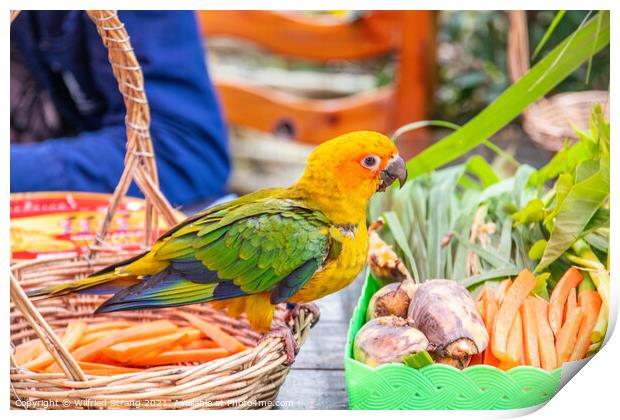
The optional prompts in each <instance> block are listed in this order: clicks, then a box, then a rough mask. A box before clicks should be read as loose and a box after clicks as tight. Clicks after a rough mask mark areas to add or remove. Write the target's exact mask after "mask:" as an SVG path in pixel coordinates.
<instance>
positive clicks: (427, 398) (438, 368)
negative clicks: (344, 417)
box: [344, 275, 562, 410]
mask: <svg viewBox="0 0 620 420" xmlns="http://www.w3.org/2000/svg"><path fill="white" fill-rule="evenodd" d="M378 289H379V286H378V284H377V283H376V281H375V280H374V279H373V278H372V276H371V275H368V276H367V278H366V284H365V285H364V289H363V291H362V296H361V297H360V299H359V301H358V303H357V306H356V308H355V311H354V312H353V317H352V318H351V323H350V325H349V334H348V339H347V347H346V353H345V358H344V368H345V374H346V381H347V392H348V395H349V407H350V408H351V409H358V410H506V409H516V408H525V407H531V406H535V405H538V404H541V403H545V402H547V401H549V400H550V399H551V398H552V397H553V396H554V395H555V393H556V391H557V390H558V386H559V384H560V376H561V373H562V369H561V368H558V369H556V370H554V371H553V372H547V371H546V370H543V369H539V368H534V367H530V366H518V367H515V368H513V369H510V370H509V371H503V370H500V369H497V368H495V367H493V366H486V365H476V366H472V367H468V368H466V369H464V370H458V369H456V368H454V367H452V366H448V365H443V364H433V365H429V366H426V367H424V368H422V369H419V370H418V369H414V368H411V367H408V366H405V365H402V364H396V363H390V364H386V365H382V366H379V367H377V368H371V367H368V366H366V365H364V364H363V363H360V362H358V361H356V360H354V359H353V339H354V338H355V334H357V332H358V331H359V329H360V328H361V327H362V325H363V324H364V318H365V313H366V308H367V307H368V302H369V301H370V298H371V297H372V295H373V294H374V293H375V292H376V291H377V290H378Z"/></svg>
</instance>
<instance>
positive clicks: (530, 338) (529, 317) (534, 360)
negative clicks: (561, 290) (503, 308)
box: [521, 298, 540, 367]
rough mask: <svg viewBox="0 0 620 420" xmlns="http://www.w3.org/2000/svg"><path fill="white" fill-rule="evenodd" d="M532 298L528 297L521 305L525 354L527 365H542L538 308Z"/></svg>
mask: <svg viewBox="0 0 620 420" xmlns="http://www.w3.org/2000/svg"><path fill="white" fill-rule="evenodd" d="M534 305H535V304H534V302H532V300H531V299H529V298H526V299H525V302H523V305H521V319H522V320H523V356H524V359H525V360H524V362H525V364H526V365H529V366H534V367H540V357H539V355H538V327H537V324H536V308H535V307H534Z"/></svg>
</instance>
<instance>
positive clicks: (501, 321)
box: [491, 270, 536, 363]
mask: <svg viewBox="0 0 620 420" xmlns="http://www.w3.org/2000/svg"><path fill="white" fill-rule="evenodd" d="M535 285H536V277H534V275H533V274H532V273H531V272H530V271H529V270H523V271H521V272H520V273H519V275H518V276H517V278H516V279H515V281H514V282H513V283H512V286H510V288H509V289H508V291H507V292H506V295H505V296H504V299H503V302H502V304H501V306H500V307H499V310H498V311H497V315H496V318H495V323H494V326H493V339H492V340H491V351H492V352H493V354H494V355H495V357H497V358H498V359H500V360H503V361H506V362H513V363H518V362H519V359H518V358H517V359H514V356H515V353H514V348H511V349H510V350H511V352H509V349H508V334H509V332H510V331H511V327H512V324H513V322H514V320H515V318H516V317H517V314H518V313H519V307H520V306H521V304H522V303H523V302H524V301H525V298H526V297H527V295H529V293H530V292H531V291H532V289H534V286H535ZM515 334H517V333H516V332H515ZM522 341H523V340H521V342H522ZM519 356H520V355H519Z"/></svg>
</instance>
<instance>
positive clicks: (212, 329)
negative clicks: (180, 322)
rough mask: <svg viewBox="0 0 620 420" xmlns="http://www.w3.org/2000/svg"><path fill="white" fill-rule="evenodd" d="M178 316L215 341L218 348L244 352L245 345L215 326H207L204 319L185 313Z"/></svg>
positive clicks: (232, 351)
mask: <svg viewBox="0 0 620 420" xmlns="http://www.w3.org/2000/svg"><path fill="white" fill-rule="evenodd" d="M178 314H179V316H181V317H183V318H185V319H186V320H187V321H189V322H190V324H192V325H193V326H194V327H196V328H198V329H199V330H200V331H202V332H203V333H204V334H205V335H206V336H207V337H209V338H210V339H211V340H213V341H215V342H216V343H217V344H218V345H219V346H220V347H222V348H225V349H226V350H228V351H229V352H231V353H238V352H240V351H243V350H245V345H244V344H243V343H242V342H241V341H239V340H237V339H236V338H235V337H233V336H232V335H229V334H227V333H225V332H224V331H222V330H221V329H220V328H219V327H218V326H217V325H213V324H209V323H208V322H206V321H205V320H204V319H201V318H200V317H198V316H196V315H192V314H190V313H187V312H179V313H178Z"/></svg>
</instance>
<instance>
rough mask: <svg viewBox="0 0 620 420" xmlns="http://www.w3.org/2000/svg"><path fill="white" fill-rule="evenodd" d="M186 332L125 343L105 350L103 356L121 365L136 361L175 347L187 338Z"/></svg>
mask: <svg viewBox="0 0 620 420" xmlns="http://www.w3.org/2000/svg"><path fill="white" fill-rule="evenodd" d="M185 334H186V333H185V332H175V333H172V334H168V335H163V336H158V337H151V338H145V339H144V340H135V341H124V342H120V343H117V344H114V345H112V346H110V347H106V348H104V349H103V354H105V355H106V356H109V357H110V358H112V359H114V360H118V361H119V362H121V363H127V362H128V361H130V360H135V359H137V358H139V357H141V356H143V355H145V354H147V353H150V352H152V351H160V352H162V351H165V350H167V349H170V348H171V347H174V346H175V345H176V344H177V343H178V342H179V341H181V340H182V339H183V338H184V337H185Z"/></svg>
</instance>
